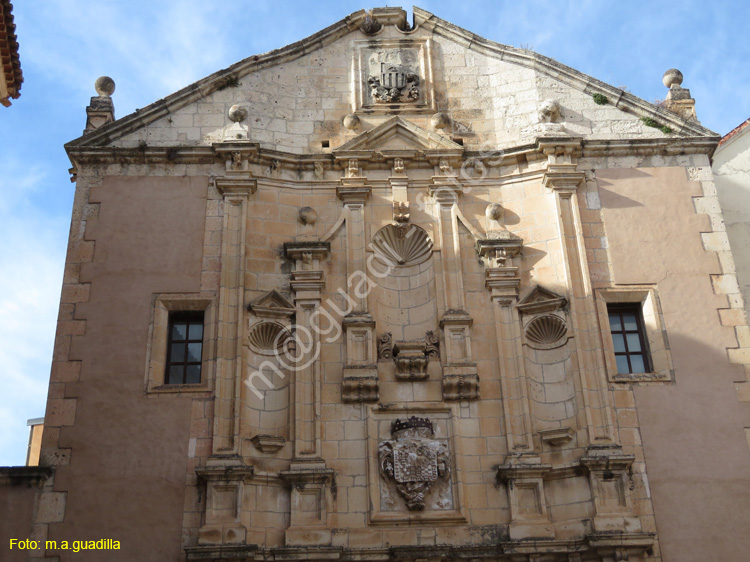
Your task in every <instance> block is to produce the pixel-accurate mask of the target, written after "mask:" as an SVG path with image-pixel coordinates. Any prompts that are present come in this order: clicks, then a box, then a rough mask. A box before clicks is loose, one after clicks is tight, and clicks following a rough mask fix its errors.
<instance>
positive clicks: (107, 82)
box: [94, 76, 115, 98]
mask: <svg viewBox="0 0 750 562" xmlns="http://www.w3.org/2000/svg"><path fill="white" fill-rule="evenodd" d="M94 89H95V90H96V93H97V94H99V95H100V96H102V97H105V98H108V97H109V96H111V95H112V94H114V93H115V81H114V80H112V79H111V78H110V77H109V76H100V77H99V78H97V79H96V82H94Z"/></svg>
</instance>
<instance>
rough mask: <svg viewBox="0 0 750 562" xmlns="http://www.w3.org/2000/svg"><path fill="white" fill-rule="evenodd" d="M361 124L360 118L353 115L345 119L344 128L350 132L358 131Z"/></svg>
mask: <svg viewBox="0 0 750 562" xmlns="http://www.w3.org/2000/svg"><path fill="white" fill-rule="evenodd" d="M360 124H361V122H360V120H359V117H357V116H356V115H352V114H351V113H350V114H349V115H347V116H346V117H344V127H346V128H347V129H349V130H350V131H356V130H357V129H359V126H360Z"/></svg>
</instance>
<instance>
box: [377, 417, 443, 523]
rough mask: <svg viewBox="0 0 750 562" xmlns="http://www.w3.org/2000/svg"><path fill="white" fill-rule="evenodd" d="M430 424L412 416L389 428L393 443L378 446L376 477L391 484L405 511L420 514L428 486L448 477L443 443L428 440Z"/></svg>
mask: <svg viewBox="0 0 750 562" xmlns="http://www.w3.org/2000/svg"><path fill="white" fill-rule="evenodd" d="M433 433H434V431H433V426H432V422H431V421H430V420H429V419H427V418H418V417H416V416H412V417H410V418H408V419H406V420H400V419H397V420H395V421H394V422H393V423H392V424H391V436H392V437H393V439H389V440H387V441H381V442H380V444H379V445H378V464H379V467H380V474H381V476H382V477H383V478H385V479H386V480H388V479H391V480H393V481H395V484H396V489H397V490H398V492H399V494H400V495H401V496H402V497H403V498H404V499H405V500H406V507H408V508H409V509H410V510H412V511H421V510H423V509H424V507H425V494H427V493H428V492H429V490H430V488H431V487H432V485H433V484H434V483H435V482H436V481H437V480H438V479H441V478H447V477H448V475H449V474H450V454H449V452H448V447H447V445H446V444H445V443H442V442H440V441H436V440H435V439H432V436H433Z"/></svg>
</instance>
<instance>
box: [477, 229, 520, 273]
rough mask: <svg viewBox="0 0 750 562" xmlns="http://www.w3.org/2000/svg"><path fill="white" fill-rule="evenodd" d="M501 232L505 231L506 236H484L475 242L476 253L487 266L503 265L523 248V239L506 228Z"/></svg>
mask: <svg viewBox="0 0 750 562" xmlns="http://www.w3.org/2000/svg"><path fill="white" fill-rule="evenodd" d="M502 232H503V233H507V237H505V238H486V239H482V240H477V242H476V246H475V248H476V251H477V254H479V257H480V258H482V260H483V261H484V262H485V263H486V264H487V266H488V267H505V265H506V262H507V261H508V259H510V258H514V257H516V256H517V255H518V254H519V253H520V252H521V249H522V248H523V239H521V238H519V237H518V236H516V235H515V234H513V233H512V232H509V231H507V230H505V231H502Z"/></svg>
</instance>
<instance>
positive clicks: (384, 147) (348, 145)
mask: <svg viewBox="0 0 750 562" xmlns="http://www.w3.org/2000/svg"><path fill="white" fill-rule="evenodd" d="M463 150H464V148H463V146H461V145H460V144H458V143H455V142H453V141H452V140H450V139H448V138H446V137H443V136H441V135H438V134H436V133H433V132H431V131H427V130H425V129H423V128H422V127H419V126H417V125H415V124H414V123H412V122H411V121H407V120H406V119H403V118H402V117H398V116H397V117H393V118H392V119H389V120H388V121H386V122H385V123H382V124H380V125H378V126H377V127H374V128H372V129H370V130H368V131H365V132H363V133H360V134H359V135H357V136H356V137H354V138H353V139H351V140H350V141H348V142H345V143H344V144H342V145H341V146H339V147H338V148H337V149H336V150H335V151H334V153H339V152H369V151H377V152H383V153H388V152H401V151H420V152H425V151H439V152H446V153H455V154H460V153H462V152H463Z"/></svg>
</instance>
